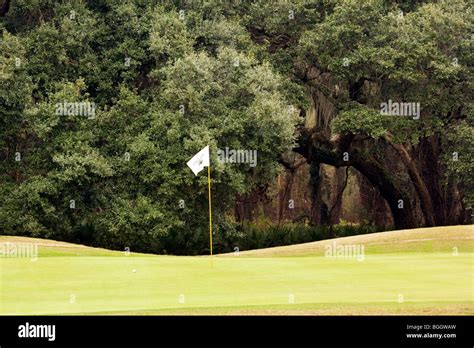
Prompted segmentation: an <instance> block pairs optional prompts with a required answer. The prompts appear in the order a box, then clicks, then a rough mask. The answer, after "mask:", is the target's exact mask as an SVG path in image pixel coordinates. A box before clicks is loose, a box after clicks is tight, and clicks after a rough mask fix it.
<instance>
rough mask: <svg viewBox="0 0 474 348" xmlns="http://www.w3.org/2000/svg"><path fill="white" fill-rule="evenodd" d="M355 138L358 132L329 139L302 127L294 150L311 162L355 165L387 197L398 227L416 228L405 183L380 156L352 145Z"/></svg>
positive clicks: (336, 165)
mask: <svg viewBox="0 0 474 348" xmlns="http://www.w3.org/2000/svg"><path fill="white" fill-rule="evenodd" d="M353 139H354V135H346V136H344V137H341V138H339V139H337V140H334V141H329V140H328V139H327V138H326V137H325V136H324V135H321V134H320V133H318V132H316V131H315V130H306V129H302V130H301V136H300V137H299V146H298V147H297V148H295V149H294V150H295V151H296V152H298V153H300V154H301V155H302V156H304V157H305V158H306V159H307V160H308V162H310V163H312V162H313V161H316V162H317V163H325V164H329V165H332V166H335V167H338V168H339V167H346V166H353V167H354V168H355V169H357V170H358V171H359V172H360V173H362V174H363V175H364V176H365V177H366V178H367V179H368V180H369V182H370V183H371V184H372V185H373V186H374V187H375V188H377V189H378V191H379V192H380V194H381V196H382V197H383V198H384V199H385V201H386V202H387V204H388V206H389V207H390V211H391V213H392V216H393V220H394V225H395V228H396V229H404V228H413V227H416V226H417V223H416V219H415V215H414V210H413V207H412V203H411V201H410V196H409V194H408V193H407V192H406V191H405V189H404V187H403V184H400V183H398V182H396V181H395V179H394V178H393V176H392V175H391V172H390V170H389V169H388V168H386V167H384V165H383V164H382V163H380V162H379V161H378V160H377V159H376V158H374V157H370V156H368V155H367V152H366V151H364V148H362V149H358V148H357V147H355V146H352V148H350V147H351V144H352V140H353ZM362 147H364V146H362ZM349 148H350V149H349ZM344 152H348V153H349V159H348V160H347V161H345V160H344V157H343V153H344Z"/></svg>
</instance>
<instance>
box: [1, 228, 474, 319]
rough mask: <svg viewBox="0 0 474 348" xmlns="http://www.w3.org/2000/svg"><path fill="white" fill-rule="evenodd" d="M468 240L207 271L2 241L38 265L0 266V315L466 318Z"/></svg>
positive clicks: (399, 235)
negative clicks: (33, 253) (31, 250)
mask: <svg viewBox="0 0 474 348" xmlns="http://www.w3.org/2000/svg"><path fill="white" fill-rule="evenodd" d="M473 237H474V231H473V226H452V227H444V228H431V229H417V230H407V231H395V232H383V233H375V234H370V235H363V236H354V237H346V238H339V239H337V240H328V241H320V242H314V243H306V244H300V245H293V246H287V247H278V248H270V249H262V250H255V251H248V252H241V253H240V254H239V255H238V256H237V255H234V254H227V255H219V256H217V257H215V258H214V260H213V264H212V265H211V263H210V260H209V258H208V257H183V256H179V257H178V256H154V255H144V254H133V253H132V254H130V255H129V256H127V255H125V253H123V252H117V251H109V250H104V249H95V248H88V247H84V246H78V245H74V244H68V243H61V242H55V241H47V240H40V239H29V238H21V237H7V236H0V243H5V242H10V243H38V244H39V257H38V259H37V260H36V261H32V260H30V259H27V258H0V314H3V315H11V314H127V315H128V314H137V315H149V314H160V315H161V314H163V315H167V314H171V315H174V314H190V315H193V314H223V315H226V314H239V315H240V314H242V315H249V314H277V315H280V314H282V315H283V314H310V315H312V314H331V315H338V314H363V315H366V314H367V315H370V314H440V315H441V314H460V315H472V314H474V309H473V256H474V245H473ZM332 242H336V243H338V245H342V244H361V245H364V248H365V255H364V260H363V261H357V260H356V259H355V258H329V257H325V256H324V253H325V245H327V244H330V243H332ZM454 248H456V249H454ZM454 250H457V251H458V254H457V255H454V254H453V251H454ZM133 270H136V272H133ZM180 295H184V303H180V301H179V299H180ZM400 295H402V296H403V302H401V303H399V302H398V301H399V299H400V297H399V296H400ZM71 298H74V299H75V301H71ZM289 298H293V299H294V303H289ZM71 302H73V303H71Z"/></svg>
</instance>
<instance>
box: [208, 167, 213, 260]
mask: <svg viewBox="0 0 474 348" xmlns="http://www.w3.org/2000/svg"><path fill="white" fill-rule="evenodd" d="M207 184H208V187H209V244H210V246H211V266H212V209H211V163H209V166H208V167H207Z"/></svg>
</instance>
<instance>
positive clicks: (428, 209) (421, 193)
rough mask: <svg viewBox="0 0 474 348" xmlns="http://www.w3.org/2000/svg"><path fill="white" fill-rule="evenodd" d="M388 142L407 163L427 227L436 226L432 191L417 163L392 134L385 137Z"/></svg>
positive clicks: (405, 163)
mask: <svg viewBox="0 0 474 348" xmlns="http://www.w3.org/2000/svg"><path fill="white" fill-rule="evenodd" d="M385 140H386V141H387V142H388V144H389V145H390V146H391V147H392V148H393V149H394V150H395V151H396V152H397V154H398V155H399V156H400V158H401V160H402V162H403V164H404V165H405V167H406V169H407V171H408V175H409V176H410V179H411V181H412V183H413V186H414V187H415V190H416V192H417V194H418V197H419V199H420V205H421V210H422V212H423V216H424V218H425V225H426V226H427V227H432V226H436V221H435V215H434V210H433V203H432V201H431V197H430V193H429V192H428V188H427V187H426V185H425V182H424V181H423V179H422V178H421V175H420V173H419V171H418V168H417V167H416V165H415V162H414V161H413V159H412V157H411V156H410V154H409V153H408V151H407V149H406V148H405V147H404V146H403V145H401V144H395V143H394V142H392V139H391V135H388V136H386V137H385Z"/></svg>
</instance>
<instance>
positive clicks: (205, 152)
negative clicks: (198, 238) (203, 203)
mask: <svg viewBox="0 0 474 348" xmlns="http://www.w3.org/2000/svg"><path fill="white" fill-rule="evenodd" d="M186 164H187V165H188V167H189V168H191V170H192V171H193V173H194V175H198V173H199V172H200V171H201V170H203V169H204V167H207V185H208V189H209V250H210V252H211V265H212V209H211V161H210V160H209V145H208V146H206V147H205V148H203V149H202V150H201V151H199V152H198V153H197V154H195V155H194V157H193V158H191V159H190V160H189V161H188V162H187V163H186Z"/></svg>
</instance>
